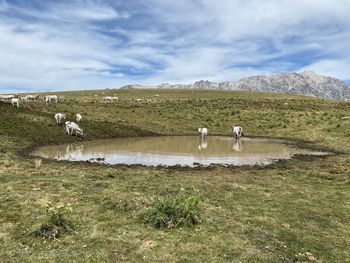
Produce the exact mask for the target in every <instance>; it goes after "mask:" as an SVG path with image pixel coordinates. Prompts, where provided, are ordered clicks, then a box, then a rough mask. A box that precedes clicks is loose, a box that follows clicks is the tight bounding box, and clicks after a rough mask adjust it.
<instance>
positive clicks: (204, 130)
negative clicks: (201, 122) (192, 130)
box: [198, 128, 208, 139]
mask: <svg viewBox="0 0 350 263" xmlns="http://www.w3.org/2000/svg"><path fill="white" fill-rule="evenodd" d="M198 132H199V135H200V136H201V138H202V139H203V138H204V137H206V136H207V135H208V129H207V128H198Z"/></svg>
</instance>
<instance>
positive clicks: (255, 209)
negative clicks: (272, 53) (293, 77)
mask: <svg viewBox="0 0 350 263" xmlns="http://www.w3.org/2000/svg"><path fill="white" fill-rule="evenodd" d="M55 94H57V95H63V96H64V97H65V101H64V102H61V103H58V104H48V105H47V104H45V103H44V102H43V101H42V100H41V101H37V102H22V104H21V106H20V108H19V109H17V108H13V107H12V106H11V104H7V103H3V102H0V262H350V249H349V248H350V156H349V154H350V102H345V101H327V100H320V99H316V98H308V97H301V96H287V95H279V94H267V93H251V92H232V91H206V90H151V89H150V90H100V91H79V92H65V93H55ZM156 94H157V95H159V96H155V95H156ZM103 96H118V97H119V101H118V102H114V103H104V102H103V100H102V98H103ZM137 99H141V101H137ZM57 112H62V113H65V114H66V117H67V119H70V120H74V118H75V117H74V116H75V114H76V113H77V112H79V113H81V114H82V115H83V118H84V119H83V122H82V124H81V127H82V128H83V129H84V133H85V134H84V137H83V138H76V137H70V136H68V135H67V134H66V133H65V130H64V127H63V126H61V127H57V126H56V124H55V120H54V114H55V113H57ZM232 125H241V126H242V127H243V128H244V133H245V135H246V136H248V137H260V136H262V137H273V138H287V139H292V140H295V141H296V142H297V143H298V144H300V145H301V146H303V147H306V148H312V149H322V150H326V151H328V152H330V153H331V154H330V155H327V156H296V157H295V158H292V159H289V160H285V161H280V162H277V163H275V164H273V165H269V166H265V167H262V166H261V167H259V166H253V167H231V168H225V167H209V168H198V169H195V168H165V167H163V168H147V167H141V166H140V167H127V166H106V165H97V164H96V165H92V164H88V163H83V162H80V163H69V162H56V161H53V160H41V159H38V158H34V157H31V156H30V155H29V153H30V150H32V149H33V148H34V147H35V146H38V145H46V144H56V143H63V142H74V141H77V140H78V141H79V140H92V139H99V138H116V137H133V136H155V135H196V134H197V128H198V127H207V128H208V129H209V135H214V134H215V135H230V134H231V130H230V127H231V126H232ZM181 189H185V190H186V191H189V192H191V191H192V190H193V189H195V191H196V193H197V194H198V195H199V200H200V201H199V203H198V209H199V210H198V211H199V215H200V221H199V222H198V223H197V224H195V225H187V224H184V225H179V226H178V227H174V228H156V227H154V225H152V224H149V223H148V222H147V221H146V220H145V213H147V211H148V210H149V208H150V207H151V206H152V202H153V200H155V199H156V198H168V200H172V199H174V198H176V197H177V196H178V194H179V193H180V192H181ZM48 203H51V204H58V203H59V204H70V207H71V210H69V211H66V212H65V215H64V216H65V219H67V220H68V221H69V222H70V226H71V230H70V231H66V232H62V234H61V235H57V236H55V237H54V238H45V237H43V236H40V235H36V234H35V233H36V231H37V230H38V229H39V228H40V226H41V225H42V224H43V222H45V220H46V216H47V213H46V212H45V205H46V204H48Z"/></svg>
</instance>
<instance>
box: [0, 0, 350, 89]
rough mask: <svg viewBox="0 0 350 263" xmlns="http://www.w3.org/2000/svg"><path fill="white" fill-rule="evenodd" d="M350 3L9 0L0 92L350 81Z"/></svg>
mask: <svg viewBox="0 0 350 263" xmlns="http://www.w3.org/2000/svg"><path fill="white" fill-rule="evenodd" d="M349 14H350V0H220V1H218V0H176V1H174V0H128V1H125V0H45V1H44V0H0V93H4V92H32V91H54V90H62V91H63V90H82V89H104V88H119V87H121V86H123V85H128V84H143V85H157V84H161V83H172V84H175V83H183V84H188V83H193V82H195V81H197V80H202V79H203V80H209V81H216V82H219V81H237V80H239V79H240V78H242V77H246V76H252V75H258V74H271V73H278V72H302V71H304V70H313V71H315V72H317V73H319V74H323V75H327V76H332V77H336V78H339V79H341V80H344V81H346V82H348V83H349V80H350V44H349V43H350V15H349Z"/></svg>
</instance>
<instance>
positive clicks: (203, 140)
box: [198, 137, 208, 150]
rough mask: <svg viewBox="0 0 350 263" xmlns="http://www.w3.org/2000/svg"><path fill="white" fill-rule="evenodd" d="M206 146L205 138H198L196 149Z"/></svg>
mask: <svg viewBox="0 0 350 263" xmlns="http://www.w3.org/2000/svg"><path fill="white" fill-rule="evenodd" d="M207 147H208V143H207V139H206V138H202V137H200V138H199V144H198V150H202V149H206V148H207Z"/></svg>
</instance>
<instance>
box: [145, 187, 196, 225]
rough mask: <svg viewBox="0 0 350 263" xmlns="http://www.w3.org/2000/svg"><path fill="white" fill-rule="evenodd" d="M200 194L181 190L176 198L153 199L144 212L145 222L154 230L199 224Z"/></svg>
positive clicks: (193, 190)
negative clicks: (154, 228)
mask: <svg viewBox="0 0 350 263" xmlns="http://www.w3.org/2000/svg"><path fill="white" fill-rule="evenodd" d="M199 203H200V194H199V191H198V190H197V189H192V190H185V189H183V188H181V190H180V192H179V193H178V195H177V196H175V197H171V196H166V197H155V198H154V199H153V201H152V204H151V206H150V208H148V210H147V211H146V214H145V222H146V223H148V224H151V225H152V226H154V227H156V228H175V227H179V226H193V225H196V224H199V223H200V208H199Z"/></svg>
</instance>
